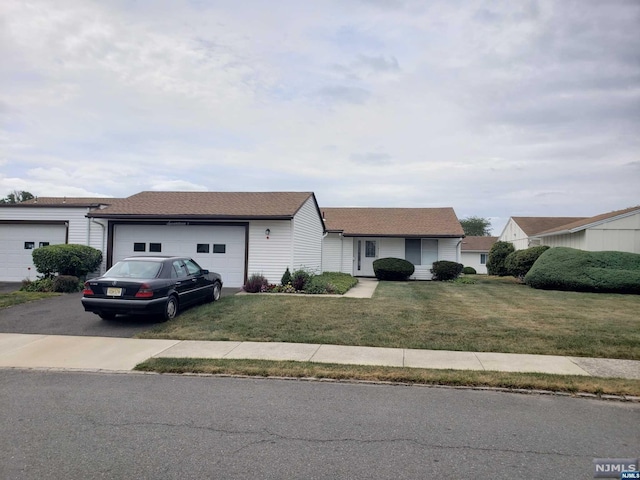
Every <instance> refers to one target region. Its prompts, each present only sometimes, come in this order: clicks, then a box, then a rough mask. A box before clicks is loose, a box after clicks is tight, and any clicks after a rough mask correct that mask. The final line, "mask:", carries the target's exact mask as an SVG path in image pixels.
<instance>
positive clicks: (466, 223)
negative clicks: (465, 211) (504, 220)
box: [460, 217, 491, 237]
mask: <svg viewBox="0 0 640 480" xmlns="http://www.w3.org/2000/svg"><path fill="white" fill-rule="evenodd" d="M460 225H462V229H463V230H464V234H465V235H466V236H467V237H488V236H489V235H491V221H490V220H489V219H487V218H482V217H467V218H463V219H462V220H460Z"/></svg>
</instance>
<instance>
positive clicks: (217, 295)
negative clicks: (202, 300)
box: [211, 282, 222, 302]
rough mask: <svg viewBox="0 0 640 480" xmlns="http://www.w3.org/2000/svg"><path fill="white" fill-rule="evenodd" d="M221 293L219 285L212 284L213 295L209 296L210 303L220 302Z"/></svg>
mask: <svg viewBox="0 0 640 480" xmlns="http://www.w3.org/2000/svg"><path fill="white" fill-rule="evenodd" d="M221 292H222V287H220V284H219V283H218V282H216V283H214V284H213V293H212V294H211V301H212V302H217V301H218V300H220V294H221Z"/></svg>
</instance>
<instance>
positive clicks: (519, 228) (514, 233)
mask: <svg viewBox="0 0 640 480" xmlns="http://www.w3.org/2000/svg"><path fill="white" fill-rule="evenodd" d="M584 218H585V217H511V218H509V221H508V222H507V224H506V225H505V227H504V229H503V230H502V233H501V234H500V236H499V237H498V240H499V241H501V242H510V243H512V244H513V246H514V247H515V249H516V250H524V249H525V248H529V247H535V246H536V245H540V243H539V240H538V239H537V238H536V234H538V233H540V232H544V231H546V230H550V229H553V228H556V227H560V226H562V225H565V224H567V223H571V222H575V221H578V220H583V219H584Z"/></svg>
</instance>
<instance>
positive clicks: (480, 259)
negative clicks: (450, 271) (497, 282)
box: [460, 236, 498, 274]
mask: <svg viewBox="0 0 640 480" xmlns="http://www.w3.org/2000/svg"><path fill="white" fill-rule="evenodd" d="M497 240H498V237H473V236H472V237H465V238H464V239H463V240H462V257H461V258H462V260H461V261H460V263H462V264H463V265H464V266H465V267H473V268H474V269H475V271H476V272H477V273H481V274H486V273H487V259H488V258H489V250H491V247H492V246H493V244H494V243H496V241H497Z"/></svg>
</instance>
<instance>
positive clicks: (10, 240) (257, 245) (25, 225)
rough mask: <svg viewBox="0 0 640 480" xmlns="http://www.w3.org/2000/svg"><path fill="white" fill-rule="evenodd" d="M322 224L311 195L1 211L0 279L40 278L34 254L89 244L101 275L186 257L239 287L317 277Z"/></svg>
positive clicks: (194, 196)
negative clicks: (139, 259)
mask: <svg viewBox="0 0 640 480" xmlns="http://www.w3.org/2000/svg"><path fill="white" fill-rule="evenodd" d="M323 234H324V225H323V222H322V219H321V216H320V210H319V208H318V204H317V202H316V198H315V195H314V194H313V193H311V192H141V193H138V194H136V195H132V196H130V197H128V198H124V199H108V198H104V199H62V198H47V199H45V198H42V197H41V198H37V199H33V200H32V201H29V202H26V203H20V204H15V205H2V206H0V238H2V241H1V242H0V245H1V246H0V264H2V265H5V266H7V265H11V268H3V269H2V273H0V280H4V281H21V280H23V279H25V278H31V279H34V278H36V271H35V268H34V267H33V265H32V260H31V250H32V249H33V248H37V247H38V246H42V245H47V244H55V243H78V244H83V245H90V246H92V247H94V248H97V249H99V250H101V251H102V252H103V255H104V265H103V267H102V269H101V272H104V269H106V268H109V267H110V266H111V265H113V264H114V263H115V262H117V261H118V260H120V259H122V258H124V257H127V256H130V255H153V254H158V255H185V256H190V257H192V258H193V259H194V260H196V261H197V262H198V263H199V264H200V265H201V266H202V267H203V268H207V269H210V270H213V271H216V272H219V273H220V274H222V277H223V280H224V282H225V286H230V287H240V286H242V285H243V284H244V282H245V280H246V278H247V275H250V274H252V273H261V274H263V275H265V277H267V279H268V280H269V281H271V282H279V281H280V278H281V277H282V274H283V273H284V271H285V270H286V268H287V267H289V268H291V269H296V268H301V267H305V268H309V269H311V270H314V271H319V270H320V268H321V263H322V236H323Z"/></svg>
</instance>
